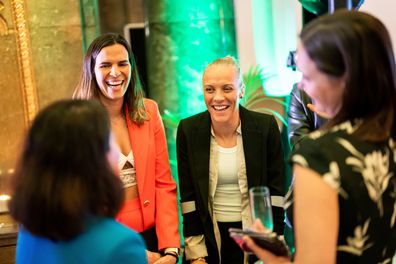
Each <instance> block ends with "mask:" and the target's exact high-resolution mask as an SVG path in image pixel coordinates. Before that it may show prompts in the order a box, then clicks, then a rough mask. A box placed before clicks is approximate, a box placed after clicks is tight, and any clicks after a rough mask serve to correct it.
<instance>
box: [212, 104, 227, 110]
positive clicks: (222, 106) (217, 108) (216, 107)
mask: <svg viewBox="0 0 396 264" xmlns="http://www.w3.org/2000/svg"><path fill="white" fill-rule="evenodd" d="M227 107H228V106H226V105H214V106H213V108H214V109H215V110H217V111H222V110H225V109H226V108H227Z"/></svg>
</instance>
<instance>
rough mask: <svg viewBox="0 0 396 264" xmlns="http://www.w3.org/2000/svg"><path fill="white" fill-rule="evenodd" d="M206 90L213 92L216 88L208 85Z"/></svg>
mask: <svg viewBox="0 0 396 264" xmlns="http://www.w3.org/2000/svg"><path fill="white" fill-rule="evenodd" d="M205 92H207V93H213V92H214V88H213V87H211V86H206V87H205Z"/></svg>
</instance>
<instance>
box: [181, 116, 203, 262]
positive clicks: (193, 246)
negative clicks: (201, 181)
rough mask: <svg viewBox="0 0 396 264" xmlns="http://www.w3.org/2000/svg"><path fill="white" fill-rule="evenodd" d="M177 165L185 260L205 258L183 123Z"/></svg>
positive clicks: (201, 228) (201, 227)
mask: <svg viewBox="0 0 396 264" xmlns="http://www.w3.org/2000/svg"><path fill="white" fill-rule="evenodd" d="M176 144H177V164H178V175H179V186H180V203H181V208H182V214H183V234H184V236H185V253H186V259H192V258H198V257H204V256H207V249H206V246H205V238H204V229H203V226H202V222H201V220H200V215H199V207H198V205H197V201H196V193H195V189H194V182H193V179H192V174H191V168H190V163H189V158H188V150H187V149H188V146H187V145H188V143H187V138H186V132H185V131H184V127H183V121H181V122H180V124H179V127H178V129H177V139H176Z"/></svg>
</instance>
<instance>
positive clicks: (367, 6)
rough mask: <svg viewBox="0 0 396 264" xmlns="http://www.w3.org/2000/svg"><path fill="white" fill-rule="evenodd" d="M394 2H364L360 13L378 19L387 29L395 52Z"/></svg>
mask: <svg viewBox="0 0 396 264" xmlns="http://www.w3.org/2000/svg"><path fill="white" fill-rule="evenodd" d="M394 7H395V2H394V0H365V1H364V3H363V5H362V7H361V8H360V10H361V11H365V12H368V13H370V14H372V15H374V16H376V17H378V18H379V19H380V20H381V21H382V22H383V23H384V24H385V26H386V27H387V28H388V31H389V33H390V35H391V38H392V44H393V50H396V19H395V9H394Z"/></svg>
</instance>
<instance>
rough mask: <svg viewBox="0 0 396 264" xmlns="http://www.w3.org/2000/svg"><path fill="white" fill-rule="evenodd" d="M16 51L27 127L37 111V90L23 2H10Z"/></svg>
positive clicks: (19, 0)
mask: <svg viewBox="0 0 396 264" xmlns="http://www.w3.org/2000/svg"><path fill="white" fill-rule="evenodd" d="M11 4H12V14H13V21H14V27H15V37H16V40H17V41H16V43H17V51H18V62H19V67H20V68H19V71H20V76H21V84H22V98H23V103H24V104H23V105H24V110H25V111H24V113H25V123H26V125H27V126H28V125H29V124H30V123H31V121H32V120H33V118H34V116H35V115H36V113H37V111H38V102H37V90H36V83H35V81H34V72H33V62H32V55H31V46H30V35H29V28H28V24H27V20H26V15H25V9H26V8H25V0H11Z"/></svg>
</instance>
